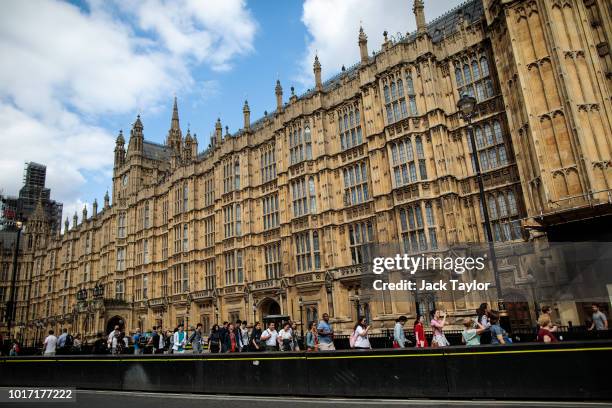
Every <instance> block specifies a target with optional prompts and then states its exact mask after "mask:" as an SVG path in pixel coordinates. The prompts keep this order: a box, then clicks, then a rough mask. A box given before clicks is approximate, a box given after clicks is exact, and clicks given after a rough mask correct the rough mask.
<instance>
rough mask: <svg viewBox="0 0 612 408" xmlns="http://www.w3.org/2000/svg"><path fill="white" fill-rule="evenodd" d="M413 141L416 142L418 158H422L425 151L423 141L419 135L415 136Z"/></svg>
mask: <svg viewBox="0 0 612 408" xmlns="http://www.w3.org/2000/svg"><path fill="white" fill-rule="evenodd" d="M414 142H415V144H416V151H417V156H418V158H419V159H423V158H424V157H425V153H424V152H423V142H422V141H421V136H417V137H415V138H414Z"/></svg>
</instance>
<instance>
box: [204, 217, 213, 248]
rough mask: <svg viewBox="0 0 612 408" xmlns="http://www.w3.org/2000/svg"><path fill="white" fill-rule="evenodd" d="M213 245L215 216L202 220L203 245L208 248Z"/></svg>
mask: <svg viewBox="0 0 612 408" xmlns="http://www.w3.org/2000/svg"><path fill="white" fill-rule="evenodd" d="M214 245H215V216H214V215H211V216H210V217H208V218H206V219H205V220H204V246H205V247H206V248H210V247H212V246H214Z"/></svg>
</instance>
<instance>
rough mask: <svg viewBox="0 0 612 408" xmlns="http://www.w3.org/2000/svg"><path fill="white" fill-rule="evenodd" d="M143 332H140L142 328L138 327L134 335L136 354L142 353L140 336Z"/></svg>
mask: <svg viewBox="0 0 612 408" xmlns="http://www.w3.org/2000/svg"><path fill="white" fill-rule="evenodd" d="M141 337H142V334H141V333H140V328H137V329H136V333H134V335H133V336H132V341H133V342H134V354H142V347H140V338H141Z"/></svg>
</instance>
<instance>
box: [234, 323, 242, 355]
mask: <svg viewBox="0 0 612 408" xmlns="http://www.w3.org/2000/svg"><path fill="white" fill-rule="evenodd" d="M241 326H242V321H241V320H240V319H238V320H236V324H234V327H233V331H234V337H235V341H236V346H235V350H234V352H238V351H242V331H241V329H240V327H241Z"/></svg>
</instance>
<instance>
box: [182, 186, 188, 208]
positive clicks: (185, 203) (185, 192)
mask: <svg viewBox="0 0 612 408" xmlns="http://www.w3.org/2000/svg"><path fill="white" fill-rule="evenodd" d="M188 209H189V185H188V184H187V183H185V185H184V186H183V212H187V210H188Z"/></svg>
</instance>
